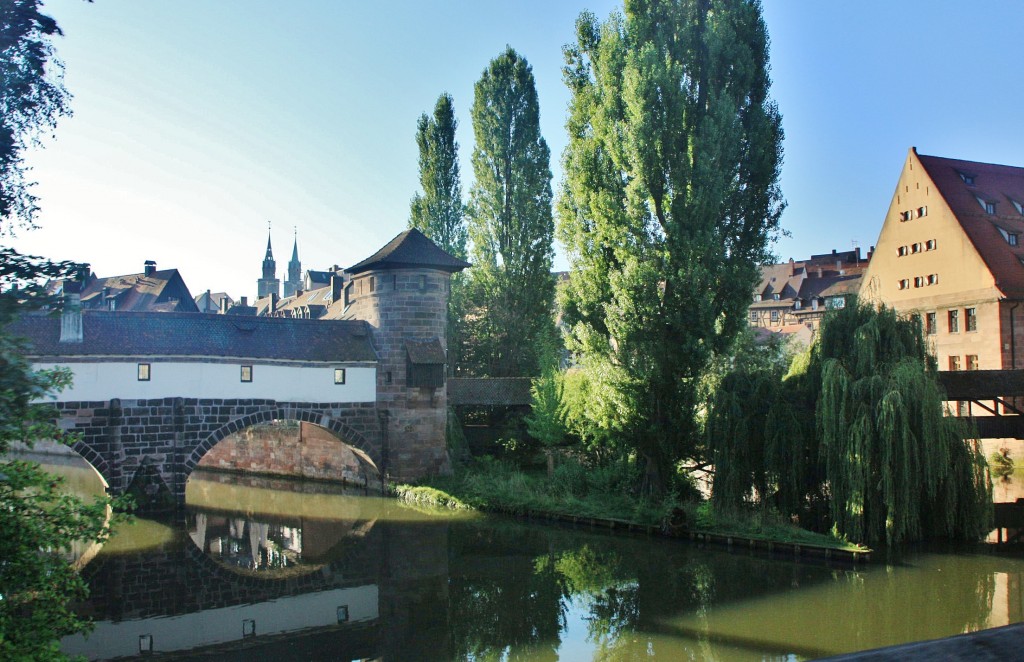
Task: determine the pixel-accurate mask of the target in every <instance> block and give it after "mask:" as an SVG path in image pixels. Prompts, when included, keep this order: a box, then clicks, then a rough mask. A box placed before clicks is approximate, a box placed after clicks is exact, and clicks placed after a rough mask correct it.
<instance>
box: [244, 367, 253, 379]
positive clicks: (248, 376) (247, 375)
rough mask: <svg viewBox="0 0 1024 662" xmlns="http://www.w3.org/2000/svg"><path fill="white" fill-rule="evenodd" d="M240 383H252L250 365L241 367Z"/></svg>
mask: <svg viewBox="0 0 1024 662" xmlns="http://www.w3.org/2000/svg"><path fill="white" fill-rule="evenodd" d="M242 381H243V382H251V381H252V366H251V365H243V366H242Z"/></svg>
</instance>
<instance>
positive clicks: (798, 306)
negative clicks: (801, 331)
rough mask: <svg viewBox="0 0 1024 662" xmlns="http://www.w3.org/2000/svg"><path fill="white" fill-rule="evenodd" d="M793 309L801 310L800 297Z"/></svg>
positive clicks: (794, 303)
mask: <svg viewBox="0 0 1024 662" xmlns="http://www.w3.org/2000/svg"><path fill="white" fill-rule="evenodd" d="M793 310H800V299H797V300H796V301H794V302H793Z"/></svg>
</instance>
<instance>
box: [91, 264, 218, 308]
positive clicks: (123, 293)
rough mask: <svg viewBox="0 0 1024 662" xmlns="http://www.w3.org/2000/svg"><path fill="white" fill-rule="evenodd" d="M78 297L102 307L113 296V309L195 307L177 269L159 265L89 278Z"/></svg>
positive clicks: (92, 306) (94, 305)
mask: <svg viewBox="0 0 1024 662" xmlns="http://www.w3.org/2000/svg"><path fill="white" fill-rule="evenodd" d="M81 299H82V306H83V307H85V308H106V307H107V301H108V300H110V299H114V301H115V308H116V310H117V311H132V310H134V311H141V310H149V311H175V310H177V311H181V312H190V313H194V312H198V311H199V308H198V307H197V306H196V302H195V300H194V299H193V298H192V293H191V292H189V291H188V286H187V285H185V281H184V279H183V278H182V277H181V274H180V273H178V270H177V269H162V270H160V271H154V272H153V273H152V274H151V275H149V276H147V275H146V274H145V273H139V274H127V275H125V276H110V277H109V278H92V279H90V280H89V281H88V282H86V283H85V285H84V286H83V287H82V292H81ZM168 304H170V305H168Z"/></svg>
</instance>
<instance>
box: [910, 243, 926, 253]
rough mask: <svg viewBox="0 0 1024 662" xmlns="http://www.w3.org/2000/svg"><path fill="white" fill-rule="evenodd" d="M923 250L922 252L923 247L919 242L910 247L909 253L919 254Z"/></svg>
mask: <svg viewBox="0 0 1024 662" xmlns="http://www.w3.org/2000/svg"><path fill="white" fill-rule="evenodd" d="M923 250H924V246H923V245H922V244H921V242H917V243H915V244H914V245H913V246H911V247H910V252H911V253H920V252H921V251H923Z"/></svg>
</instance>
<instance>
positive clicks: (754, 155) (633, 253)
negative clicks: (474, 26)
mask: <svg viewBox="0 0 1024 662" xmlns="http://www.w3.org/2000/svg"><path fill="white" fill-rule="evenodd" d="M576 34H577V40H576V43H575V44H573V45H570V46H567V47H566V49H565V54H566V62H567V66H566V67H565V69H564V75H565V81H566V84H567V85H568V86H569V89H570V91H571V93H572V100H571V103H570V117H569V120H568V130H569V146H568V147H567V149H566V151H565V154H564V170H565V181H564V187H563V191H562V195H561V197H560V201H559V212H560V213H559V238H560V239H561V241H562V242H563V243H564V244H565V246H566V250H567V253H568V257H569V261H570V263H571V272H570V280H569V283H568V287H567V288H566V289H565V294H564V300H563V304H564V305H563V308H564V310H565V321H566V322H567V323H568V324H569V325H570V332H569V338H568V341H567V342H568V344H569V345H570V347H571V349H573V350H574V351H575V352H576V353H577V354H578V355H579V356H580V357H581V363H582V364H583V365H584V366H587V367H589V368H590V369H592V370H594V373H595V374H596V375H601V376H602V377H601V379H603V380H604V381H605V382H606V384H605V387H606V388H608V389H611V390H613V391H615V392H616V393H617V394H618V399H619V400H620V401H621V402H622V407H620V408H619V411H618V413H617V414H616V417H617V419H618V420H616V421H595V425H603V426H604V427H605V428H607V429H616V430H620V431H621V434H622V435H623V437H624V439H625V440H627V442H628V443H630V444H632V445H633V447H634V448H635V449H636V450H637V451H638V452H639V454H640V455H641V456H642V457H643V458H645V459H646V463H647V467H648V477H649V479H650V481H651V486H652V487H653V488H654V489H655V490H658V489H660V488H661V487H663V486H664V485H665V479H666V478H667V477H668V476H669V474H670V473H671V472H672V471H673V469H674V467H675V465H676V463H677V462H678V461H679V460H680V459H682V458H687V457H695V456H699V455H700V454H701V448H700V447H699V443H698V436H697V434H696V433H695V423H694V416H695V407H696V402H697V393H698V390H699V386H700V381H701V378H702V375H703V373H704V372H705V370H706V369H707V366H708V364H709V361H710V360H711V357H712V356H713V355H714V354H715V353H716V352H721V351H723V350H725V349H726V348H727V347H728V346H729V345H730V343H731V341H732V339H733V337H734V336H735V335H736V333H737V332H738V331H739V330H740V329H741V328H743V326H744V325H745V320H746V314H747V313H746V310H747V305H748V303H749V299H750V297H749V293H750V292H751V291H752V288H753V286H754V284H755V282H756V279H757V276H758V271H757V265H758V264H759V263H763V262H765V261H767V260H768V258H769V251H768V245H769V243H770V241H771V240H772V239H773V237H774V236H775V235H777V233H778V231H779V216H780V215H781V212H782V208H783V203H782V198H781V193H780V191H779V187H778V177H779V168H780V165H781V162H782V128H781V118H780V115H779V113H778V110H777V108H776V106H775V104H774V103H773V102H772V101H771V100H770V99H769V97H768V88H769V84H770V81H769V76H768V35H767V31H766V28H765V25H764V21H763V20H762V17H761V10H760V4H759V3H758V2H756V1H754V0H626V3H625V13H624V15H620V14H617V13H616V14H613V15H612V16H611V17H610V18H609V19H608V20H607V21H605V22H604V23H599V22H598V21H597V20H596V19H595V17H594V16H593V15H592V14H589V13H584V14H582V15H581V16H580V18H579V19H578V21H577V24H576Z"/></svg>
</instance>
